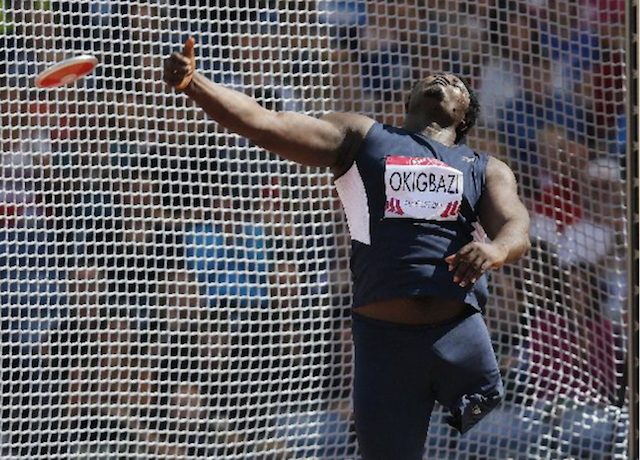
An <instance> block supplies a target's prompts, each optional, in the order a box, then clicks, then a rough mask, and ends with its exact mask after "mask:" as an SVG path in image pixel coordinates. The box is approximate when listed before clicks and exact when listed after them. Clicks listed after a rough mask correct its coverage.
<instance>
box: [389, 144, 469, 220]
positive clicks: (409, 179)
mask: <svg viewBox="0 0 640 460" xmlns="http://www.w3.org/2000/svg"><path fill="white" fill-rule="evenodd" d="M384 180H385V193H386V206H385V211H384V216H385V217H387V218H409V219H424V220H439V221H448V220H455V219H457V217H458V213H459V210H460V204H461V202H462V192H463V174H462V172H461V171H458V170H457V169H455V168H452V167H450V166H449V165H447V164H446V163H443V162H442V161H440V160H436V159H434V158H420V157H394V156H388V157H387V158H386V164H385V174H384Z"/></svg>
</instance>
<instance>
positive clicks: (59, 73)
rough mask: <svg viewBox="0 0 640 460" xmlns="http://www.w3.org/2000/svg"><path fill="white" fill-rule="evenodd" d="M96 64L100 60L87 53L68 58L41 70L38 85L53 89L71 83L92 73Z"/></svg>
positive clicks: (37, 78) (37, 80)
mask: <svg viewBox="0 0 640 460" xmlns="http://www.w3.org/2000/svg"><path fill="white" fill-rule="evenodd" d="M96 65H98V60H97V59H96V58H95V57H93V56H89V55H87V54H84V55H82V56H77V57H74V58H71V59H66V60H64V61H62V62H58V63H57V64H55V65H53V66H51V67H49V68H48V69H47V70H45V71H43V72H41V73H40V74H39V75H38V76H37V77H36V86H37V87H38V88H44V89H51V88H58V87H60V86H64V85H69V84H71V83H74V82H76V81H78V80H80V79H81V78H82V77H84V76H85V75H87V74H90V73H91V72H92V71H93V69H95V67H96Z"/></svg>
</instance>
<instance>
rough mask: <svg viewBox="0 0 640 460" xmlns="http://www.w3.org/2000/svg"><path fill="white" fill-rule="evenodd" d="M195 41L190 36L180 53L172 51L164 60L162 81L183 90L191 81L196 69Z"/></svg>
mask: <svg viewBox="0 0 640 460" xmlns="http://www.w3.org/2000/svg"><path fill="white" fill-rule="evenodd" d="M195 45H196V41H195V39H194V38H190V39H189V40H187V42H186V43H185V44H184V49H183V50H182V53H178V52H177V51H174V52H173V53H172V54H171V56H169V57H168V58H167V59H166V60H165V61H164V76H163V79H164V81H165V82H166V83H167V84H169V85H171V86H173V87H174V88H175V89H176V90H178V91H184V90H185V89H187V86H189V83H191V79H192V78H193V74H194V73H195V71H196V52H195V49H194V47H195Z"/></svg>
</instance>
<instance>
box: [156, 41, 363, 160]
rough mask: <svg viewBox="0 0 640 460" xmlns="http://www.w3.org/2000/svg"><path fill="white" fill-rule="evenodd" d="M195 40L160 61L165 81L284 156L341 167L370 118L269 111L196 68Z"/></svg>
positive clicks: (236, 129) (232, 127)
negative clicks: (213, 80)
mask: <svg viewBox="0 0 640 460" xmlns="http://www.w3.org/2000/svg"><path fill="white" fill-rule="evenodd" d="M194 46H195V41H194V39H193V38H190V39H189V40H188V41H187V42H186V44H185V46H184V50H183V52H182V53H177V52H175V53H173V54H172V55H171V56H170V57H169V58H167V60H166V61H165V67H164V80H165V82H166V83H167V84H169V85H171V86H173V87H174V88H176V89H177V90H178V91H184V93H185V94H186V95H187V96H189V98H191V99H192V100H193V101H195V102H196V103H197V104H198V105H199V106H200V107H202V109H204V111H205V112H206V113H207V115H209V116H210V117H211V118H212V119H214V120H215V121H216V122H218V123H219V124H220V125H222V126H224V127H225V128H227V129H228V130H230V131H232V132H234V133H236V134H239V135H241V136H243V137H246V138H248V139H251V141H253V142H254V143H255V144H256V145H259V146H260V147H262V148H264V149H267V150H270V151H272V152H274V153H276V154H278V155H280V156H282V157H284V158H287V159H289V160H292V161H295V162H297V163H301V164H305V165H309V166H329V167H332V168H334V169H340V167H341V163H342V162H344V161H345V158H346V157H350V156H351V155H352V154H353V152H355V150H357V148H358V146H359V145H360V143H361V142H362V139H364V136H365V135H366V133H367V131H368V130H369V128H370V127H371V125H372V124H373V123H374V121H373V120H372V119H370V118H367V117H364V116H361V115H355V114H330V115H326V116H324V117H322V118H320V119H317V118H313V117H309V116H306V115H302V114H299V113H294V112H274V111H271V110H267V109H265V108H264V107H262V106H261V105H260V104H258V103H257V102H256V101H255V100H254V99H253V98H251V97H249V96H247V95H245V94H242V93H240V92H238V91H234V90H231V89H229V88H225V87H224V86H222V85H218V84H216V83H214V82H212V81H211V80H209V79H207V78H205V77H204V76H202V75H200V74H199V73H198V72H197V71H196V64H195V50H194Z"/></svg>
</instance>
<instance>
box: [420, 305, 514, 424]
mask: <svg viewBox="0 0 640 460" xmlns="http://www.w3.org/2000/svg"><path fill="white" fill-rule="evenodd" d="M433 350H434V352H435V354H436V356H437V357H438V359H437V360H436V365H435V366H434V374H436V375H438V378H437V380H435V381H434V389H435V393H436V399H437V400H438V402H440V403H442V405H443V406H445V407H446V408H448V409H449V410H450V411H451V414H452V418H451V419H450V420H449V423H450V424H451V425H452V426H454V427H455V428H457V429H458V430H459V431H461V432H463V433H464V432H466V431H467V430H469V429H470V428H471V427H472V426H473V425H475V424H476V423H478V422H479V421H480V420H481V419H482V418H483V417H484V416H486V415H487V414H488V413H489V412H491V410H493V409H494V408H495V407H496V406H497V405H498V404H499V403H500V401H501V400H502V396H503V394H504V389H503V386H502V379H501V376H500V369H499V367H498V362H497V360H496V356H495V353H494V351H493V346H492V345H491V338H490V336H489V332H488V330H487V327H486V325H485V323H484V320H483V318H482V316H481V315H480V313H476V314H474V315H471V316H469V317H468V318H466V319H464V320H462V321H460V322H459V323H458V324H456V325H455V327H453V328H451V329H450V330H449V331H447V332H446V333H445V334H444V335H443V336H442V337H440V338H439V339H438V340H437V341H436V342H435V344H434V346H433Z"/></svg>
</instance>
